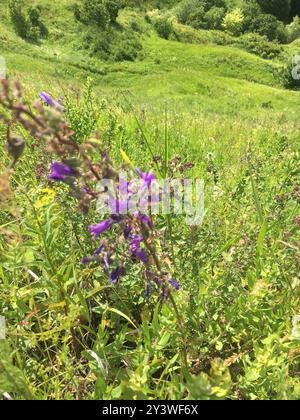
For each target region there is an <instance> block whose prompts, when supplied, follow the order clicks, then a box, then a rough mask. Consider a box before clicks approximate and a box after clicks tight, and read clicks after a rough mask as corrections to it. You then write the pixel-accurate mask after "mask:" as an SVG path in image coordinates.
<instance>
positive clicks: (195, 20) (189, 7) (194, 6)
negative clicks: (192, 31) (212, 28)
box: [177, 0, 205, 29]
mask: <svg viewBox="0 0 300 420" xmlns="http://www.w3.org/2000/svg"><path fill="white" fill-rule="evenodd" d="M204 15H205V9H204V6H203V4H200V3H199V1H197V0H185V1H184V2H183V3H182V4H181V6H180V8H179V11H178V14H177V18H178V21H179V22H180V23H183V24H185V25H190V26H192V27H194V28H196V29H199V28H202V27H203V25H204Z"/></svg>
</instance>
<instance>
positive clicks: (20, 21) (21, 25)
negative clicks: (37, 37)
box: [8, 0, 28, 39]
mask: <svg viewBox="0 0 300 420" xmlns="http://www.w3.org/2000/svg"><path fill="white" fill-rule="evenodd" d="M8 7H9V14H10V19H11V22H12V24H13V26H14V28H15V31H16V33H17V34H18V35H19V36H20V37H21V38H23V39H25V38H26V36H27V31H28V24H27V20H26V16H25V13H24V11H23V7H22V1H21V0H10V2H9V5H8Z"/></svg>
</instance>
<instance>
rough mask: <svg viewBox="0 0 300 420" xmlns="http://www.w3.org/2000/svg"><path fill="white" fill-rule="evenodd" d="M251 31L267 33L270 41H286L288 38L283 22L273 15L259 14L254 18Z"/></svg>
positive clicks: (250, 27)
mask: <svg viewBox="0 0 300 420" xmlns="http://www.w3.org/2000/svg"><path fill="white" fill-rule="evenodd" d="M249 31H250V32H256V33H258V34H260V35H266V36H267V38H268V39H269V41H274V40H278V41H279V42H285V41H286V40H287V37H286V32H285V28H284V25H283V23H282V22H279V21H278V20H277V19H276V17H275V16H273V15H266V14H261V15H258V16H257V17H256V18H254V19H253V20H252V22H251V24H250V26H249Z"/></svg>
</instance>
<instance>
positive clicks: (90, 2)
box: [74, 0, 125, 30]
mask: <svg viewBox="0 0 300 420" xmlns="http://www.w3.org/2000/svg"><path fill="white" fill-rule="evenodd" d="M124 5H125V3H124V2H123V1H121V0H119V1H118V0H82V2H81V5H76V6H75V10H74V15H75V18H76V19H77V20H79V21H81V22H83V23H85V24H86V25H89V24H91V23H94V24H96V25H97V26H98V27H99V28H100V29H102V30H104V29H106V28H107V27H108V26H109V25H113V24H115V23H116V21H117V17H118V14H119V11H120V10H121V9H122V8H123V7H124Z"/></svg>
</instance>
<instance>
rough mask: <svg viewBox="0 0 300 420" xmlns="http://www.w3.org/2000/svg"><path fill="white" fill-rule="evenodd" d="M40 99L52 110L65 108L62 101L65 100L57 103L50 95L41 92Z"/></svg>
mask: <svg viewBox="0 0 300 420" xmlns="http://www.w3.org/2000/svg"><path fill="white" fill-rule="evenodd" d="M39 97H40V98H41V100H42V101H43V102H44V103H45V104H47V105H49V106H50V107H51V108H57V107H58V106H60V107H63V103H62V100H63V98H61V99H59V100H58V101H55V100H54V99H53V98H52V97H51V96H50V95H49V94H48V93H46V92H40V94H39Z"/></svg>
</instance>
